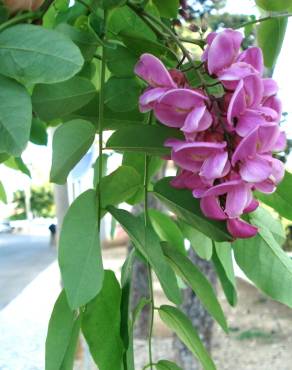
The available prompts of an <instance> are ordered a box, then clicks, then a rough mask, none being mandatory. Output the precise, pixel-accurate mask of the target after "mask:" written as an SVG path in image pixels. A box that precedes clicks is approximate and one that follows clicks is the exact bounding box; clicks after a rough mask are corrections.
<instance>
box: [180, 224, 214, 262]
mask: <svg viewBox="0 0 292 370" xmlns="http://www.w3.org/2000/svg"><path fill="white" fill-rule="evenodd" d="M179 225H180V228H181V230H182V233H183V235H184V237H185V238H186V239H188V240H189V242H190V243H191V247H192V248H193V250H194V251H195V252H196V253H197V255H198V256H199V257H201V258H203V259H205V260H207V261H209V260H210V259H211V258H212V253H213V246H212V240H211V239H210V238H208V237H207V236H206V235H205V234H203V233H201V231H199V230H197V229H194V228H193V227H191V226H189V225H188V224H186V223H185V222H180V223H179Z"/></svg>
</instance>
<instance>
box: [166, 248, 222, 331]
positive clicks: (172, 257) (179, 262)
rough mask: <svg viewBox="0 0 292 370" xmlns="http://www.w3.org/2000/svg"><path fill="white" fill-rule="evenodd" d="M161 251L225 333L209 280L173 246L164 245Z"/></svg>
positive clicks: (218, 306) (220, 311)
mask: <svg viewBox="0 0 292 370" xmlns="http://www.w3.org/2000/svg"><path fill="white" fill-rule="evenodd" d="M163 252H164V254H165V255H166V257H167V258H168V259H169V261H170V264H171V265H172V266H173V268H174V270H175V271H176V273H177V274H178V275H179V276H180V277H181V278H182V279H183V280H184V281H185V282H186V283H187V284H188V285H189V286H190V287H191V288H192V290H193V291H194V293H195V294H196V295H197V296H198V298H199V299H200V301H201V302H202V304H203V305H204V307H205V308H206V310H207V311H208V312H209V314H210V315H211V316H212V317H213V318H214V319H215V320H216V321H217V322H218V324H219V325H220V326H221V327H222V329H223V330H224V331H225V332H226V333H227V332H228V326H227V322H226V319H225V316H224V313H223V311H222V308H221V306H220V303H219V302H218V300H217V297H216V294H215V292H214V289H213V287H212V285H211V284H210V282H209V281H208V280H207V279H206V277H205V276H204V275H203V274H202V272H201V271H200V270H199V269H198V268H197V267H196V266H195V265H194V264H193V263H192V261H191V260H190V259H189V258H188V257H186V256H184V255H183V254H181V253H179V252H177V251H176V250H175V249H174V248H171V247H169V246H166V245H164V246H163Z"/></svg>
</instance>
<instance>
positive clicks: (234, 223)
mask: <svg viewBox="0 0 292 370" xmlns="http://www.w3.org/2000/svg"><path fill="white" fill-rule="evenodd" d="M227 229H228V231H229V232H230V234H231V235H232V236H233V237H234V238H235V239H236V238H242V239H245V238H252V237H253V236H255V235H256V234H257V232H258V228H257V227H256V226H254V225H251V224H249V223H247V222H245V221H243V220H241V219H236V218H234V219H228V220H227Z"/></svg>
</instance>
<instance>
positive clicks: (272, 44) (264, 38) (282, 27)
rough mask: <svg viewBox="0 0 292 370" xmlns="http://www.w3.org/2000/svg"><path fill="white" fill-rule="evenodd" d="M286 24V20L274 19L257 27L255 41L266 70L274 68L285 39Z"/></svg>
mask: <svg viewBox="0 0 292 370" xmlns="http://www.w3.org/2000/svg"><path fill="white" fill-rule="evenodd" d="M287 22H288V19H287V18H274V19H269V20H267V21H265V22H261V23H260V24H259V25H258V28H257V41H258V45H259V47H260V48H261V49H262V51H263V54H264V63H265V66H266V67H267V68H274V67H275V64H276V61H277V58H278V56H279V54H280V51H281V48H282V44H283V40H284V37H285V32H286V28H287Z"/></svg>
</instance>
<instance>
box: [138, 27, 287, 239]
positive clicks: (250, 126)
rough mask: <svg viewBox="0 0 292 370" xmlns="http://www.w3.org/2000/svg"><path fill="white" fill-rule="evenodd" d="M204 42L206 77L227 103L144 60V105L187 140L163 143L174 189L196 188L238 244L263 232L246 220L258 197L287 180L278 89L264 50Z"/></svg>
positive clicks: (215, 36)
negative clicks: (174, 170)
mask: <svg viewBox="0 0 292 370" xmlns="http://www.w3.org/2000/svg"><path fill="white" fill-rule="evenodd" d="M206 41H207V47H206V49H205V51H204V53H203V55H202V61H203V63H204V68H205V71H204V73H207V74H209V75H210V76H211V77H212V78H216V79H218V80H219V81H220V83H221V84H222V86H223V88H224V95H223V96H221V97H220V98H216V97H215V96H212V95H209V94H208V93H206V91H205V88H204V86H205V84H204V83H203V82H204V81H202V87H199V88H193V87H192V86H191V85H189V83H188V81H187V78H186V77H185V76H184V74H183V73H182V72H181V71H179V70H167V68H166V67H165V66H164V65H163V63H162V62H161V61H160V60H159V59H158V58H156V57H155V56H153V55H150V54H143V55H142V56H141V58H140V60H139V62H138V64H137V65H136V68H135V72H136V74H137V75H138V76H139V77H140V78H142V79H143V80H144V81H146V82H147V83H148V88H147V89H146V90H145V91H144V93H143V94H142V95H141V97H140V100H139V106H140V110H141V112H147V111H153V113H154V115H155V117H156V118H157V119H158V121H159V122H161V123H162V124H164V125H166V126H169V127H174V128H177V129H179V130H181V131H182V132H183V134H184V138H185V139H184V140H178V139H173V138H169V139H168V140H167V141H166V142H165V145H166V146H168V147H170V148H171V159H172V160H173V161H174V162H175V163H176V165H177V166H178V167H179V169H180V170H179V173H178V175H177V176H176V177H175V178H174V179H173V181H172V186H174V187H177V188H186V189H190V190H191V191H192V194H193V196H194V197H195V198H198V199H200V205H201V209H202V212H203V213H204V215H205V216H206V217H209V218H211V219H215V220H225V221H226V224H227V228H228V231H229V232H230V234H231V235H232V236H233V237H234V238H249V237H252V236H254V235H255V234H256V233H257V227H255V226H253V225H251V224H249V223H248V222H246V221H244V220H243V219H242V218H241V216H242V215H244V214H246V213H250V212H253V211H254V210H255V209H256V208H257V207H258V204H259V203H258V202H257V201H256V200H255V199H254V198H253V191H255V190H257V191H260V192H263V193H272V192H273V191H275V189H276V187H277V184H278V183H279V182H280V181H281V180H282V178H283V176H284V167H283V164H282V162H281V161H279V160H278V159H276V158H274V157H273V153H275V152H279V151H282V150H283V149H284V148H285V146H286V137H285V134H284V132H282V131H281V130H280V126H279V122H280V119H281V102H280V101H279V99H278V98H277V97H276V94H277V91H278V86H277V84H276V82H275V81H274V80H273V79H271V78H263V70H264V65H263V56H262V52H261V49H259V48H257V47H251V48H249V49H247V50H245V51H243V52H241V51H240V47H241V42H242V34H241V33H240V32H238V31H234V30H231V29H227V30H225V31H223V32H220V33H214V32H213V33H211V34H209V35H208V37H207V40H206Z"/></svg>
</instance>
